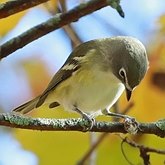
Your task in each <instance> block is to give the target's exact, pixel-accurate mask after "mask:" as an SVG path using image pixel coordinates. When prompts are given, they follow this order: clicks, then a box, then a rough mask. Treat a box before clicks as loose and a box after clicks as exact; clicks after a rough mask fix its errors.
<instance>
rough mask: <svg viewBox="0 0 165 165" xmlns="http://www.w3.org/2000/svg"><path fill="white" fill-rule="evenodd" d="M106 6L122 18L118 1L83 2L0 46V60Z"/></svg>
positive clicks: (94, 0) (93, 0) (98, 0)
mask: <svg viewBox="0 0 165 165" xmlns="http://www.w3.org/2000/svg"><path fill="white" fill-rule="evenodd" d="M108 5H110V6H111V7H113V8H115V9H116V10H117V11H118V12H119V14H120V15H121V16H124V13H123V11H122V9H121V7H120V1H119V0H101V1H100V0H90V1H87V2H84V3H83V4H80V5H78V6H77V7H75V8H73V9H72V10H70V11H68V12H66V13H63V14H56V15H55V16H54V17H53V18H50V19H49V20H48V21H46V22H43V23H41V24H39V25H37V26H35V27H33V28H31V29H29V30H27V31H26V32H24V33H22V34H20V35H19V36H17V37H15V38H13V39H11V40H9V41H7V42H6V43H4V44H3V45H2V46H0V59H2V58H4V57H6V56H8V55H9V54H10V53H13V52H14V51H16V50H18V49H20V48H22V47H24V46H25V45H27V44H29V43H30V42H32V41H34V40H36V39H38V38H40V37H42V36H44V35H46V34H48V33H50V32H52V31H53V30H56V29H58V28H61V27H62V26H64V25H67V24H69V23H71V22H75V21H77V20H78V19H79V18H81V17H83V16H85V15H87V14H89V13H92V12H94V11H96V10H99V9H101V8H103V7H105V6H108Z"/></svg>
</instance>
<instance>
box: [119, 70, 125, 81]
mask: <svg viewBox="0 0 165 165" xmlns="http://www.w3.org/2000/svg"><path fill="white" fill-rule="evenodd" d="M119 75H120V76H121V77H122V78H124V79H125V78H126V71H125V69H124V68H121V69H120V70H119Z"/></svg>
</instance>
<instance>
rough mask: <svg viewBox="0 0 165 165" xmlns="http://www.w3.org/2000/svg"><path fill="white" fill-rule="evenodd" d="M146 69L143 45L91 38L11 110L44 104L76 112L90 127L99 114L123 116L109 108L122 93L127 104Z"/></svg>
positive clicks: (121, 38) (122, 38)
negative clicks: (35, 92)
mask: <svg viewBox="0 0 165 165" xmlns="http://www.w3.org/2000/svg"><path fill="white" fill-rule="evenodd" d="M148 67H149V62H148V57H147V53H146V49H145V46H144V45H143V44H142V43H141V42H140V41H139V40H138V39H137V38H134V37H131V36H116V37H108V38H101V39H94V40H91V41H87V42H84V43H82V44H80V45H79V46H77V47H76V48H75V49H74V50H73V51H72V52H71V54H70V55H69V57H68V58H67V60H66V62H65V63H64V64H63V66H62V67H61V68H60V69H59V70H58V71H57V73H56V74H55V75H54V77H53V78H52V80H51V81H50V83H49V84H48V86H47V88H46V89H45V90H44V91H43V92H42V93H41V94H40V95H39V96H37V97H36V98H34V99H32V100H30V101H28V102H26V103H24V104H23V105H21V106H19V107H17V108H15V109H14V110H13V111H14V112H19V113H22V114H26V113H29V112H30V111H32V110H34V109H37V108H38V107H41V106H42V105H44V104H46V105H47V106H48V107H49V108H50V109H53V108H56V107H58V106H62V107H63V108H64V110H67V111H71V112H77V113H79V114H80V115H81V116H82V118H84V119H85V120H88V121H89V122H90V123H91V125H90V126H91V127H92V126H93V123H94V119H95V118H96V117H97V116H99V115H110V116H116V117H125V115H122V114H118V113H113V112H111V111H110V109H111V107H112V106H113V105H114V104H115V103H116V101H117V100H118V99H119V97H120V96H121V95H122V93H123V91H124V90H125V91H126V98H127V100H128V101H129V100H130V98H131V94H132V91H133V90H134V89H135V87H137V86H138V85H139V84H140V82H141V80H142V79H143V78H144V76H145V74H146V72H147V70H148Z"/></svg>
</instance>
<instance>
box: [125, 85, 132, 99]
mask: <svg viewBox="0 0 165 165" xmlns="http://www.w3.org/2000/svg"><path fill="white" fill-rule="evenodd" d="M125 90H126V95H127V100H128V101H129V100H130V98H131V94H132V91H131V90H129V89H128V88H126V89H125Z"/></svg>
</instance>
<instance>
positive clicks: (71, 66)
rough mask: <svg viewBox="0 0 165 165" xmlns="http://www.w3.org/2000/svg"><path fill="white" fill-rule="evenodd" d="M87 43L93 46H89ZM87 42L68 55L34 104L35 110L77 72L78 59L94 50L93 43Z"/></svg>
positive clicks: (78, 66) (79, 63)
mask: <svg viewBox="0 0 165 165" xmlns="http://www.w3.org/2000/svg"><path fill="white" fill-rule="evenodd" d="M89 42H90V43H93V44H89ZM89 42H86V43H83V44H81V45H79V46H78V47H76V49H75V50H74V51H73V52H72V53H71V54H70V56H69V57H68V59H67V60H66V62H65V63H64V65H63V66H62V67H61V69H60V70H59V71H58V72H57V73H56V74H55V76H54V77H53V79H52V80H51V81H50V83H49V85H48V87H47V89H46V90H45V91H44V92H43V93H42V94H41V96H40V97H39V100H38V102H37V104H36V108H37V107H39V106H41V105H42V104H43V103H44V101H45V99H46V98H47V96H48V94H49V93H50V92H51V91H53V90H54V89H55V88H56V87H57V86H58V85H59V84H60V83H61V82H62V81H64V80H66V79H67V78H69V77H70V76H71V75H72V74H73V73H74V72H75V71H77V70H78V69H79V68H80V67H81V62H80V60H79V59H81V57H84V56H85V55H86V53H88V52H89V51H90V50H91V49H94V47H95V44H94V41H89ZM76 57H78V58H76Z"/></svg>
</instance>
